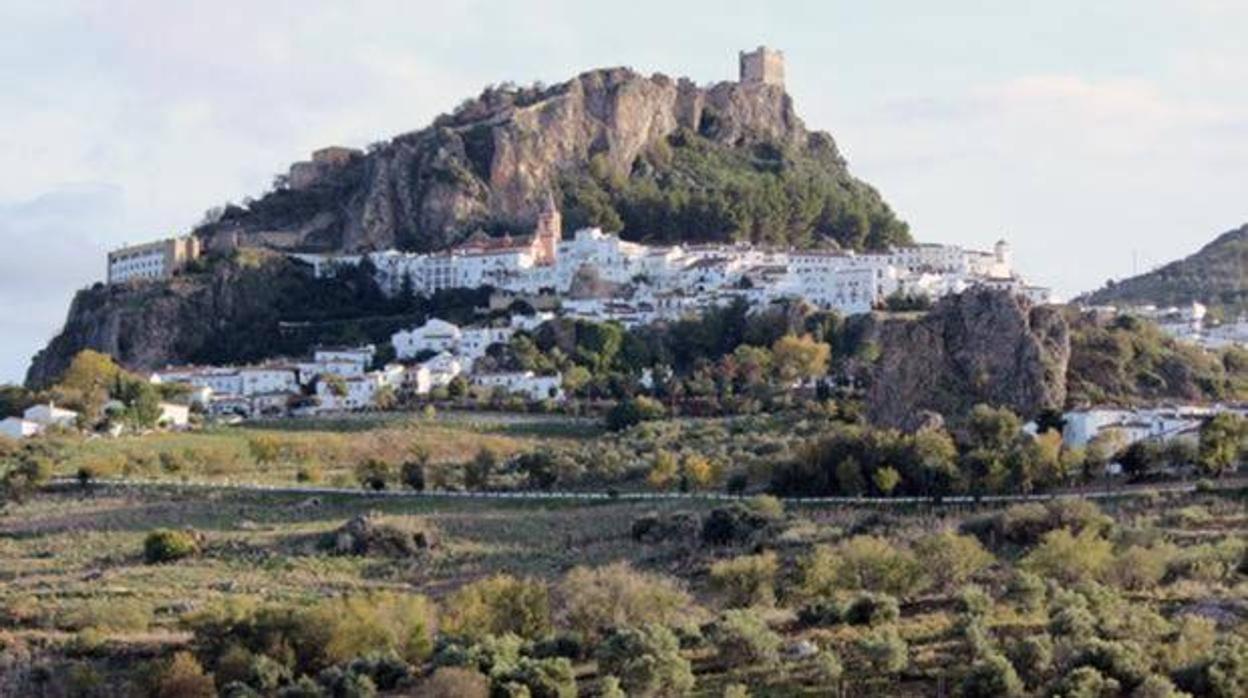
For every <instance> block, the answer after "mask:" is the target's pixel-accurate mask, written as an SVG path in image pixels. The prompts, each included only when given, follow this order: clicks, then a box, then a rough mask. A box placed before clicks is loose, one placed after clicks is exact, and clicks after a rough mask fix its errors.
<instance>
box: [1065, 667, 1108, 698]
mask: <svg viewBox="0 0 1248 698" xmlns="http://www.w3.org/2000/svg"><path fill="white" fill-rule="evenodd" d="M1121 689H1122V686H1121V684H1119V683H1118V682H1117V681H1115V680H1113V679H1112V678H1109V677H1107V676H1105V675H1104V674H1102V673H1101V672H1099V671H1097V670H1096V669H1094V668H1092V667H1090V666H1082V667H1079V668H1077V669H1075V670H1073V671H1070V672H1068V673H1066V674H1065V675H1064V676H1062V678H1061V679H1060V680H1058V682H1057V684H1056V685H1055V686H1054V687H1053V693H1052V695H1054V696H1061V697H1062V698H1100V697H1101V696H1104V697H1105V698H1111V697H1112V696H1118V695H1120V691H1121Z"/></svg>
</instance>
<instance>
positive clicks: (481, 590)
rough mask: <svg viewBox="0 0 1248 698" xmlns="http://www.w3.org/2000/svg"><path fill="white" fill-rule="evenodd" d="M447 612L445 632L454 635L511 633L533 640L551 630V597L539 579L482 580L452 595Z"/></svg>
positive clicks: (499, 577)
mask: <svg viewBox="0 0 1248 698" xmlns="http://www.w3.org/2000/svg"><path fill="white" fill-rule="evenodd" d="M445 609H446V611H445V614H444V617H443V624H442V629H443V631H444V632H445V633H446V634H448V635H451V636H456V637H464V638H470V639H479V638H481V637H483V636H485V635H504V634H507V633H512V634H515V635H518V636H519V637H522V638H525V639H529V640H532V639H536V638H539V637H541V636H543V635H545V634H546V633H547V632H549V631H550V597H549V593H548V591H547V589H546V585H545V583H543V582H541V581H538V580H530V579H516V578H515V577H512V576H510V575H505V574H500V575H495V576H493V577H490V578H488V579H482V580H480V581H476V582H473V583H471V584H468V585H466V586H463V587H460V588H459V589H458V590H457V591H456V592H455V593H453V594H451V596H450V597H449V598H448V599H447V600H446V603H445Z"/></svg>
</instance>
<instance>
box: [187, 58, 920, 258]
mask: <svg viewBox="0 0 1248 698" xmlns="http://www.w3.org/2000/svg"><path fill="white" fill-rule="evenodd" d="M682 133H683V134H691V136H692V137H695V138H696V139H699V140H700V141H705V142H706V143H708V144H710V146H712V147H719V148H724V149H726V152H728V153H731V154H732V155H733V156H734V157H737V156H739V162H734V163H732V164H731V167H732V168H739V169H742V170H759V171H764V170H766V171H768V172H770V173H772V174H774V172H771V171H770V170H767V169H766V168H773V169H780V168H785V167H788V168H789V169H793V167H794V165H793V163H794V162H798V161H801V162H806V161H812V162H815V163H816V168H817V169H818V170H819V171H820V174H822V175H823V176H825V177H826V181H827V186H825V187H823V191H821V192H817V194H820V195H823V196H825V197H826V198H828V199H829V200H835V204H834V205H829V206H827V207H825V208H827V209H828V210H827V211H826V213H825V214H824V217H825V218H827V219H828V221H826V222H825V223H824V224H823V228H824V229H831V228H832V227H834V226H836V225H837V224H840V225H841V226H842V227H846V228H847V227H848V226H850V225H851V224H852V225H853V226H855V227H863V226H866V227H867V228H872V227H874V228H881V227H883V226H892V228H895V229H896V230H897V231H900V232H899V234H900V233H904V224H901V223H900V222H898V221H896V219H895V218H894V217H893V216H892V212H891V211H890V210H888V207H887V206H886V205H885V204H884V202H883V201H882V200H881V199H880V197H879V195H878V194H877V193H876V192H875V191H874V190H873V189H871V188H870V187H869V186H867V185H865V184H863V183H862V182H859V181H858V180H855V179H853V178H852V177H850V176H849V174H848V170H847V169H846V165H845V162H844V160H843V159H842V158H841V156H840V154H839V152H838V151H837V148H836V145H835V143H834V141H833V140H832V138H831V136H829V135H827V134H825V133H811V132H808V131H807V130H806V128H805V126H804V125H803V123H802V121H801V119H799V118H798V116H797V114H796V112H795V111H794V108H793V103H792V100H791V99H790V97H789V96H788V95H787V94H786V93H785V91H784V89H783V88H782V87H779V86H775V85H764V84H743V83H737V82H722V83H718V84H716V85H713V86H710V87H701V86H698V85H696V84H694V83H693V82H691V81H690V80H687V79H679V80H674V79H671V78H668V77H666V76H664V75H654V76H650V77H645V76H642V75H640V74H638V73H636V72H634V71H632V70H629V69H626V68H611V69H603V70H594V71H590V72H586V73H583V74H581V75H579V76H578V77H576V78H574V79H572V80H569V81H567V82H564V83H561V84H558V85H555V86H553V87H549V88H541V87H533V88H512V87H504V88H490V89H487V90H486V91H485V92H483V93H482V94H481V95H480V96H479V97H477V98H475V99H472V100H469V101H467V102H465V103H464V104H463V105H461V106H460V107H459V108H458V109H457V110H456V111H455V112H453V113H451V114H447V115H443V116H441V117H439V118H438V119H437V120H435V121H434V123H433V124H432V125H431V126H429V127H428V128H424V129H421V130H419V131H415V132H412V133H408V134H404V135H401V136H399V137H397V138H394V139H393V140H391V141H389V142H384V143H379V144H375V145H374V146H373V147H371V148H370V149H369V152H368V153H366V154H365V153H358V154H356V155H355V156H354V157H352V156H350V155H349V154H348V153H346V152H339V151H337V149H326V150H327V151H329V150H332V151H335V152H333V153H331V154H330V155H327V156H326V158H325V162H308V163H298V164H297V165H296V166H295V167H294V168H292V171H291V175H290V177H289V178H287V180H286V184H285V185H283V186H280V187H279V188H278V189H276V190H275V191H273V192H271V193H269V194H268V195H266V196H264V197H261V198H260V199H258V200H256V201H254V202H252V203H250V204H249V205H248V206H247V207H246V208H243V207H230V208H228V209H227V210H226V212H225V215H224V217H223V218H222V219H221V220H219V221H217V222H215V223H212V224H209V225H206V226H203V227H201V228H200V229H199V230H198V231H197V232H198V234H200V235H201V236H203V237H204V238H206V239H207V240H209V242H210V247H211V246H212V244H213V243H216V245H217V246H218V247H220V246H224V245H229V244H234V243H236V242H241V243H243V244H251V245H257V246H268V247H277V248H283V249H301V250H340V251H359V250H374V249H381V248H389V247H400V248H405V249H412V250H421V251H424V250H434V249H440V248H444V247H446V246H448V245H451V244H454V243H456V242H459V241H460V240H462V239H463V238H464V237H466V236H467V235H469V234H470V233H471V232H472V231H473V230H474V229H477V228H483V229H485V230H487V231H491V230H525V229H526V228H527V226H528V225H529V224H530V223H531V221H532V219H533V218H534V216H535V215H536V213H537V210H538V206H539V203H540V201H541V199H542V197H543V196H544V194H545V192H547V191H552V190H556V191H557V190H559V188H560V185H561V184H563V185H564V188H565V189H567V186H566V182H563V181H561V178H563V177H565V176H567V175H569V174H570V173H576V174H583V173H585V172H587V171H589V170H590V169H591V164H592V165H593V169H594V172H595V174H596V175H597V176H598V177H600V178H601V179H602V180H603V181H608V180H610V181H615V182H621V181H628V180H629V178H630V177H633V178H635V177H639V176H643V175H654V174H655V173H654V170H655V167H654V166H653V164H652V163H653V161H654V160H655V158H653V157H650V156H651V155H652V154H653V153H655V152H656V150H657V151H664V152H668V153H670V147H669V145H668V143H669V141H670V140H671V139H673V138H675V137H677V135H678V134H682ZM756 147H762V148H765V149H766V151H767V152H768V153H772V152H774V153H777V154H779V155H778V157H777V158H776V159H775V161H774V162H773V161H771V160H768V159H767V158H761V159H760V158H759V157H758V154H757V153H755V152H754V151H753V150H752V149H754V148H756ZM321 152H325V151H321ZM331 156H332V157H331ZM648 158H649V160H648ZM665 164H666V161H664V163H662V164H661V165H660V167H659V169H662V167H663V166H664V165H665ZM664 174H666V175H670V176H665V177H664V178H663V179H662V180H661V181H656V185H655V188H656V189H657V190H658V191H659V192H660V193H661V192H662V191H663V190H665V189H670V188H671V187H673V186H676V185H678V184H681V183H689V182H688V181H687V180H690V179H692V180H695V181H693V182H692V184H693V185H695V187H694V188H695V189H696V190H698V191H707V190H710V191H712V192H720V193H723V194H724V195H725V196H733V195H734V194H733V192H734V191H736V190H731V189H730V188H729V185H730V184H731V183H729V182H723V181H710V177H709V176H707V175H705V173H690V172H688V171H681V172H672V173H664ZM802 174H803V175H804V174H805V173H802ZM802 179H805V180H809V179H810V178H809V177H805V176H803V177H802ZM677 180H679V181H677ZM735 196H737V197H738V198H741V196H742V192H740V191H736V194H735ZM803 196H807V194H805V193H803ZM561 203H562V204H563V205H564V206H565V207H576V205H577V204H578V203H581V202H578V201H575V200H574V194H573V193H572V192H570V191H565V192H563V200H562V202H561ZM803 205H804V206H805V208H806V209H809V203H804V204H803ZM668 217H669V218H670V217H671V216H668ZM591 222H597V221H591ZM681 225H682V228H684V229H689V228H690V227H689V226H686V225H684V224H683V223H682V224H681ZM724 225H725V226H727V227H732V225H733V224H732V222H729V223H725V224H724ZM810 225H811V226H812V227H814V226H816V225H817V223H814V222H812V223H811V224H810ZM737 227H738V228H740V229H742V230H740V231H737V232H742V233H744V234H748V233H749V230H746V228H751V227H757V226H756V225H753V224H752V223H739V222H738V225H737ZM726 232H733V231H726ZM624 234H625V236H626V237H628V236H634V237H638V238H640V237H644V236H645V235H646V234H647V231H645V230H632V229H629V228H628V227H626V229H625V232H624ZM689 234H690V236H694V237H696V234H695V233H693V232H690V233H689Z"/></svg>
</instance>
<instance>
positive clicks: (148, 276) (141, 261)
mask: <svg viewBox="0 0 1248 698" xmlns="http://www.w3.org/2000/svg"><path fill="white" fill-rule="evenodd" d="M199 255H200V243H199V238H197V237H195V236H194V235H188V236H186V237H180V238H169V239H168V240H159V241H156V242H148V243H144V244H142V245H131V246H129V247H123V248H121V249H117V250H113V251H112V252H109V253H108V283H110V284H119V283H123V282H126V281H132V280H136V279H139V280H157V279H167V278H169V277H170V276H172V275H173V274H174V272H177V271H178V270H180V269H181V268H182V267H184V266H186V263H187V262H190V261H192V260H195V259H197V258H198V257H199Z"/></svg>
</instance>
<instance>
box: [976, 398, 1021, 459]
mask: <svg viewBox="0 0 1248 698" xmlns="http://www.w3.org/2000/svg"><path fill="white" fill-rule="evenodd" d="M1021 429H1022V423H1021V422H1020V421H1019V419H1018V415H1016V414H1014V413H1013V412H1011V411H1010V410H1009V409H1008V408H1005V407H1002V408H1000V409H994V408H992V407H989V406H988V405H983V404H980V405H975V406H974V407H973V408H971V415H970V419H969V420H968V423H967V432H968V438H969V440H970V446H971V448H975V449H982V450H985V451H989V452H993V453H997V454H1003V453H1005V452H1006V451H1008V450H1009V449H1010V447H1011V446H1012V445H1013V444H1014V442H1015V440H1016V439H1017V438H1018V434H1019V432H1020V430H1021Z"/></svg>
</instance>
